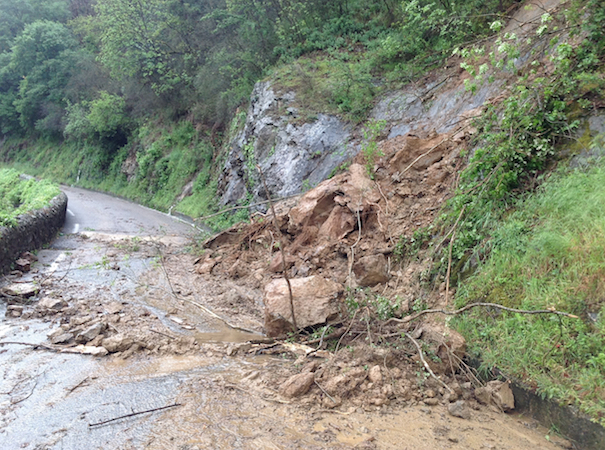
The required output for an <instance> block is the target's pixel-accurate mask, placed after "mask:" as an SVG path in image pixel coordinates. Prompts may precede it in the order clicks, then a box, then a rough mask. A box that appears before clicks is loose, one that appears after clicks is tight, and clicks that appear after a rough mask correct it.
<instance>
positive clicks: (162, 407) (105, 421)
mask: <svg viewBox="0 0 605 450" xmlns="http://www.w3.org/2000/svg"><path fill="white" fill-rule="evenodd" d="M177 406H182V404H181V403H174V404H172V405H168V406H161V407H159V408H153V409H148V410H146V411H139V412H133V413H130V414H125V415H123V416H120V417H114V418H113V419H109V420H104V421H102V422H97V423H89V424H88V426H89V427H96V426H99V425H105V424H106V423H110V422H115V421H116V420H120V419H125V418H127V417H133V416H140V415H141V414H147V413H151V412H156V411H162V410H164V409H168V408H175V407H177Z"/></svg>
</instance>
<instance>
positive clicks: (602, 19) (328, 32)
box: [0, 0, 605, 423]
mask: <svg viewBox="0 0 605 450" xmlns="http://www.w3.org/2000/svg"><path fill="white" fill-rule="evenodd" d="M519 3H520V2H518V1H514V0H488V1H479V0H471V1H464V2H462V1H461V2H450V1H448V0H434V1H431V0H399V1H394V0H371V1H360V0H348V1H347V0H338V1H332V2H325V1H324V2H321V1H316V0H311V1H298V0H285V1H269V0H258V1H251V0H234V1H222V0H212V1H204V2H202V1H191V2H185V3H184V2H179V1H176V0H149V1H146V2H138V3H133V2H129V1H127V0H96V1H93V0H76V1H66V0H57V1H53V2H45V1H43V0H0V13H2V17H3V20H2V21H1V22H0V142H1V144H0V161H1V162H2V164H6V165H10V166H12V167H15V168H17V169H19V170H23V171H27V172H29V173H32V174H34V175H40V176H44V177H48V178H50V179H52V180H56V181H62V182H68V183H73V184H77V185H80V186H83V187H94V188H98V189H103V190H106V191H110V192H114V193H117V194H120V195H123V196H126V197H129V198H131V199H134V200H136V201H138V202H141V203H144V204H147V205H150V206H153V207H155V208H158V209H161V210H169V209H172V210H176V211H179V212H182V213H184V214H188V215H190V216H193V217H199V216H205V215H209V214H213V213H215V212H216V211H218V202H217V200H216V190H217V185H218V175H219V173H220V171H221V170H222V165H223V163H224V158H225V154H226V152H227V151H228V147H227V143H228V142H229V140H230V138H231V137H233V136H234V134H235V132H236V131H237V130H238V129H240V127H241V126H242V124H243V122H244V120H245V110H246V108H247V102H248V98H249V96H250V93H251V91H252V88H253V86H254V83H255V82H257V81H258V80H261V79H271V80H272V81H273V82H274V84H275V87H276V89H278V90H283V91H286V90H292V89H293V90H295V91H296V92H297V98H296V102H297V105H296V106H297V107H298V108H299V110H300V114H299V119H297V120H303V121H309V122H311V121H313V120H314V118H315V117H316V114H317V113H319V112H329V113H334V114H338V115H340V116H341V117H342V118H344V119H346V120H348V121H350V122H352V123H354V124H356V125H359V128H358V129H359V131H360V135H363V137H364V140H365V141H366V144H365V147H364V157H365V160H366V165H367V170H368V173H370V175H372V173H371V171H372V168H373V166H374V161H375V159H376V158H378V157H379V156H380V153H379V149H378V147H377V142H376V141H377V137H378V136H379V135H380V132H381V130H382V126H383V124H382V123H380V122H371V121H368V114H369V112H370V111H371V109H372V107H373V103H374V101H375V99H376V98H377V97H378V96H379V95H380V94H381V93H382V92H385V91H387V90H391V89H396V88H397V87H400V86H402V85H405V84H406V83H409V82H412V81H416V80H418V79H419V77H420V76H421V75H422V74H425V73H427V72H428V71H429V70H431V69H434V68H437V67H440V65H441V64H442V63H443V62H444V61H446V60H447V59H448V58H450V57H451V56H452V55H453V54H454V55H458V56H460V57H461V58H462V68H463V69H464V70H466V72H467V75H468V79H467V89H468V90H469V91H475V90H477V89H479V88H480V87H481V85H482V83H489V82H492V81H493V79H494V78H497V77H500V78H502V79H506V80H507V86H508V87H506V88H504V89H503V92H502V96H501V97H502V98H501V99H500V100H501V101H499V102H496V103H494V104H492V105H488V106H487V110H486V111H485V112H484V113H483V114H482V116H481V117H480V118H478V120H477V121H476V123H475V124H474V126H475V127H476V128H477V130H478V132H477V133H475V136H477V137H476V139H475V141H474V142H472V143H471V144H470V145H469V148H468V150H467V154H466V155H464V156H465V158H466V159H465V163H466V164H465V166H464V167H463V169H462V170H461V171H460V176H459V179H458V182H457V188H456V190H455V192H454V193H453V195H452V196H451V197H450V198H449V200H448V201H447V204H446V206H445V207H444V209H443V210H442V214H441V217H440V219H439V221H438V222H437V223H435V224H434V225H433V226H432V227H430V228H425V229H420V230H416V232H415V233H413V235H412V236H407V237H406V236H401V237H400V239H399V245H398V246H397V247H396V249H395V256H401V257H403V256H404V255H408V256H410V255H413V256H414V257H416V255H417V254H418V253H419V252H424V251H426V250H427V249H428V252H432V254H431V257H432V260H433V266H432V271H431V273H430V274H428V275H427V276H426V277H425V279H423V282H425V283H426V285H427V291H431V290H433V288H434V286H435V285H436V283H438V282H441V281H442V280H444V279H445V280H446V281H447V283H448V286H449V285H451V287H452V288H454V287H455V288H457V292H456V298H455V302H456V304H457V306H459V307H462V306H464V305H466V304H469V303H473V302H477V301H489V302H493V303H499V304H502V305H504V306H508V307H512V308H519V309H548V308H555V309H557V310H564V311H567V312H569V313H572V314H575V315H577V316H578V317H579V318H578V319H570V318H559V317H558V316H552V317H527V316H520V315H516V314H512V313H509V312H501V311H498V312H496V311H492V310H473V312H472V313H470V314H466V315H465V316H461V317H457V318H455V319H453V320H451V321H450V324H451V326H455V327H456V328H457V329H459V330H460V331H461V332H462V333H463V334H464V335H465V337H466V338H467V339H468V342H469V343H470V351H471V352H472V353H473V354H474V355H476V356H480V357H481V359H482V364H483V368H484V369H485V371H486V372H487V371H488V370H489V369H491V368H498V369H499V370H501V371H503V372H504V373H505V374H508V375H511V376H514V377H517V378H519V379H521V380H522V381H524V382H526V383H527V384H529V385H530V386H532V387H534V388H536V389H537V390H538V392H540V393H541V394H542V395H544V396H546V397H551V398H555V399H557V400H558V401H561V402H563V403H571V404H575V405H578V406H579V407H580V409H582V410H583V411H585V412H587V413H588V414H590V416H591V417H592V418H593V419H594V420H597V421H600V422H601V423H605V422H604V421H605V419H604V418H605V403H604V399H605V385H603V382H602V380H603V379H604V378H603V376H604V375H605V354H604V353H603V350H602V349H603V346H604V345H603V344H605V334H604V333H605V311H603V303H604V302H605V299H604V297H603V295H602V294H601V293H602V292H603V288H605V286H604V285H603V279H605V278H604V276H605V261H604V260H603V255H604V254H605V251H604V250H605V248H603V247H604V246H605V244H604V240H603V235H604V234H603V232H604V231H605V230H603V227H604V226H605V223H604V222H603V219H602V217H601V216H602V211H603V207H604V206H605V190H604V188H603V186H605V184H604V182H605V165H604V164H603V162H602V161H596V162H594V161H593V162H591V163H590V164H588V166H590V167H585V168H583V169H577V170H574V171H571V170H569V169H567V167H568V166H569V157H570V156H572V155H573V154H576V153H582V152H586V151H587V150H589V149H590V148H592V149H593V150H595V149H596V150H599V149H602V147H603V143H602V140H600V139H598V138H597V139H595V138H594V137H591V136H588V135H587V134H586V133H582V127H583V117H585V116H586V115H588V114H590V113H591V112H594V111H597V110H598V109H599V108H602V107H603V104H604V103H603V101H604V99H605V78H604V76H603V74H604V65H605V31H604V30H605V4H603V2H602V1H601V0H570V1H568V2H565V3H564V4H563V6H562V7H561V8H559V9H558V11H557V13H555V14H548V13H544V14H543V15H542V16H541V17H540V19H539V20H538V21H537V22H536V23H535V24H533V26H534V28H533V34H531V36H529V37H528V38H524V39H520V38H519V36H518V35H516V34H515V33H511V32H507V31H506V28H505V25H506V22H507V20H508V18H509V17H510V13H511V11H513V10H514V8H515V7H516V6H517V5H518V4H519ZM488 38H493V40H494V41H495V43H494V41H492V40H489V39H488ZM520 61H523V64H521V63H520ZM363 130H365V133H364V132H363ZM570 149H571V150H570ZM563 150H565V151H563ZM597 153H598V152H597ZM557 166H559V167H560V168H559V169H558V170H556V171H555V172H554V173H552V171H553V170H555V169H556V167H557ZM246 169H248V170H253V169H254V167H247V168H246ZM7 173H8V174H9V175H6V176H12V175H10V174H11V173H12V172H7ZM3 177H4V175H3ZM189 183H190V186H191V195H189V196H186V197H184V198H179V195H180V194H181V192H182V191H183V188H184V187H185V186H186V185H187V184H189ZM49 186H50V185H49ZM49 189H50V187H49ZM19 195H21V194H19ZM28 195H29V194H28ZM28 195H25V196H24V197H23V198H26V197H28ZM11 198H13V197H10V196H9V195H3V196H2V202H3V203H2V206H3V208H4V203H7V204H8V205H12V207H13V208H15V205H17V204H18V205H21V204H22V203H20V202H21V197H14V198H15V199H17V198H18V201H13V200H10V199H11ZM23 204H24V203H23ZM19 207H20V206H19ZM2 214H3V215H2V219H1V220H11V219H4V212H3V213H2ZM245 214H246V213H245V212H244V211H243V210H242V211H240V212H238V213H237V214H236V215H233V216H229V215H226V214H225V215H220V216H217V217H215V218H213V219H212V220H211V221H210V225H212V226H214V227H215V228H216V229H219V228H223V227H226V226H228V225H229V224H231V223H233V222H235V221H238V220H241V219H242V218H244V217H245ZM437 242H440V245H436V243H437ZM437 247H438V248H437ZM393 302H394V300H392V299H390V302H389V299H384V298H382V297H381V298H377V299H376V300H375V301H373V302H368V305H370V304H371V306H372V308H373V310H375V311H376V315H377V316H380V318H381V319H385V318H387V317H388V316H389V315H393V314H394V310H395V308H394V307H393V306H392V304H393ZM426 307H427V305H426V304H425V303H423V302H420V301H419V302H418V303H417V304H415V305H412V309H413V310H414V312H417V311H420V310H422V309H425V308H426Z"/></svg>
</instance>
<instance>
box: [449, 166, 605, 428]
mask: <svg viewBox="0 0 605 450" xmlns="http://www.w3.org/2000/svg"><path fill="white" fill-rule="evenodd" d="M603 211H605V161H600V162H598V163H597V164H596V165H595V166H593V167H592V168H591V169H590V170H587V171H581V170H575V171H560V172H557V173H555V174H553V176H552V177H551V179H550V180H548V181H547V182H545V183H544V184H543V185H542V187H541V188H540V189H539V190H538V192H537V193H536V194H535V195H532V196H530V197H528V198H527V199H526V200H525V201H523V202H521V203H520V204H519V205H518V208H517V209H516V210H515V212H513V213H512V214H510V216H509V217H508V218H507V219H506V220H505V221H504V223H503V224H502V226H501V227H500V228H499V229H497V230H496V233H495V235H494V236H493V239H492V242H493V250H492V252H491V255H490V257H489V258H488V259H487V260H486V261H485V262H484V264H483V265H482V266H481V267H480V268H479V270H478V271H477V272H476V274H475V275H474V276H472V277H471V278H470V279H468V280H466V281H465V282H464V283H463V284H462V285H461V286H460V289H459V291H458V295H457V301H458V305H462V304H466V303H469V302H472V301H490V302H496V303H500V304H503V305H506V306H510V307H514V308H519V309H526V310H532V309H547V308H550V307H554V308H556V309H558V310H561V311H567V312H571V313H573V314H576V315H578V316H579V317H580V318H579V319H568V318H560V317H559V316H554V315H543V316H527V315H521V314H512V313H502V314H500V313H496V312H494V311H474V312H473V313H472V314H469V315H467V316H465V317H462V318H459V319H456V320H455V321H454V323H455V326H456V327H458V329H459V330H460V331H462V333H463V334H464V335H465V337H466V338H467V339H468V342H469V345H470V350H471V352H473V353H475V354H476V355H477V356H480V357H481V358H482V359H483V362H484V365H485V366H486V367H493V366H497V367H498V368H499V369H501V370H503V371H504V372H505V373H507V374H510V375H512V376H513V377H516V378H519V379H522V380H523V381H524V382H526V383H528V384H530V385H531V386H533V387H535V388H537V389H538V392H540V393H541V394H542V395H544V396H546V397H552V398H556V399H558V400H559V401H561V402H562V403H567V404H576V405H578V406H579V407H580V408H581V410H583V411H584V412H586V413H588V414H589V415H590V416H591V417H592V418H593V419H595V420H599V421H600V422H601V423H603V424H605V420H604V418H605V295H603V292H605V215H604V214H603Z"/></svg>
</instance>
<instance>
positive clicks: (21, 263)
mask: <svg viewBox="0 0 605 450" xmlns="http://www.w3.org/2000/svg"><path fill="white" fill-rule="evenodd" d="M15 268H16V269H17V270H20V271H21V272H29V271H30V269H31V263H30V262H29V261H28V260H27V259H24V258H19V259H18V260H17V261H15Z"/></svg>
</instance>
